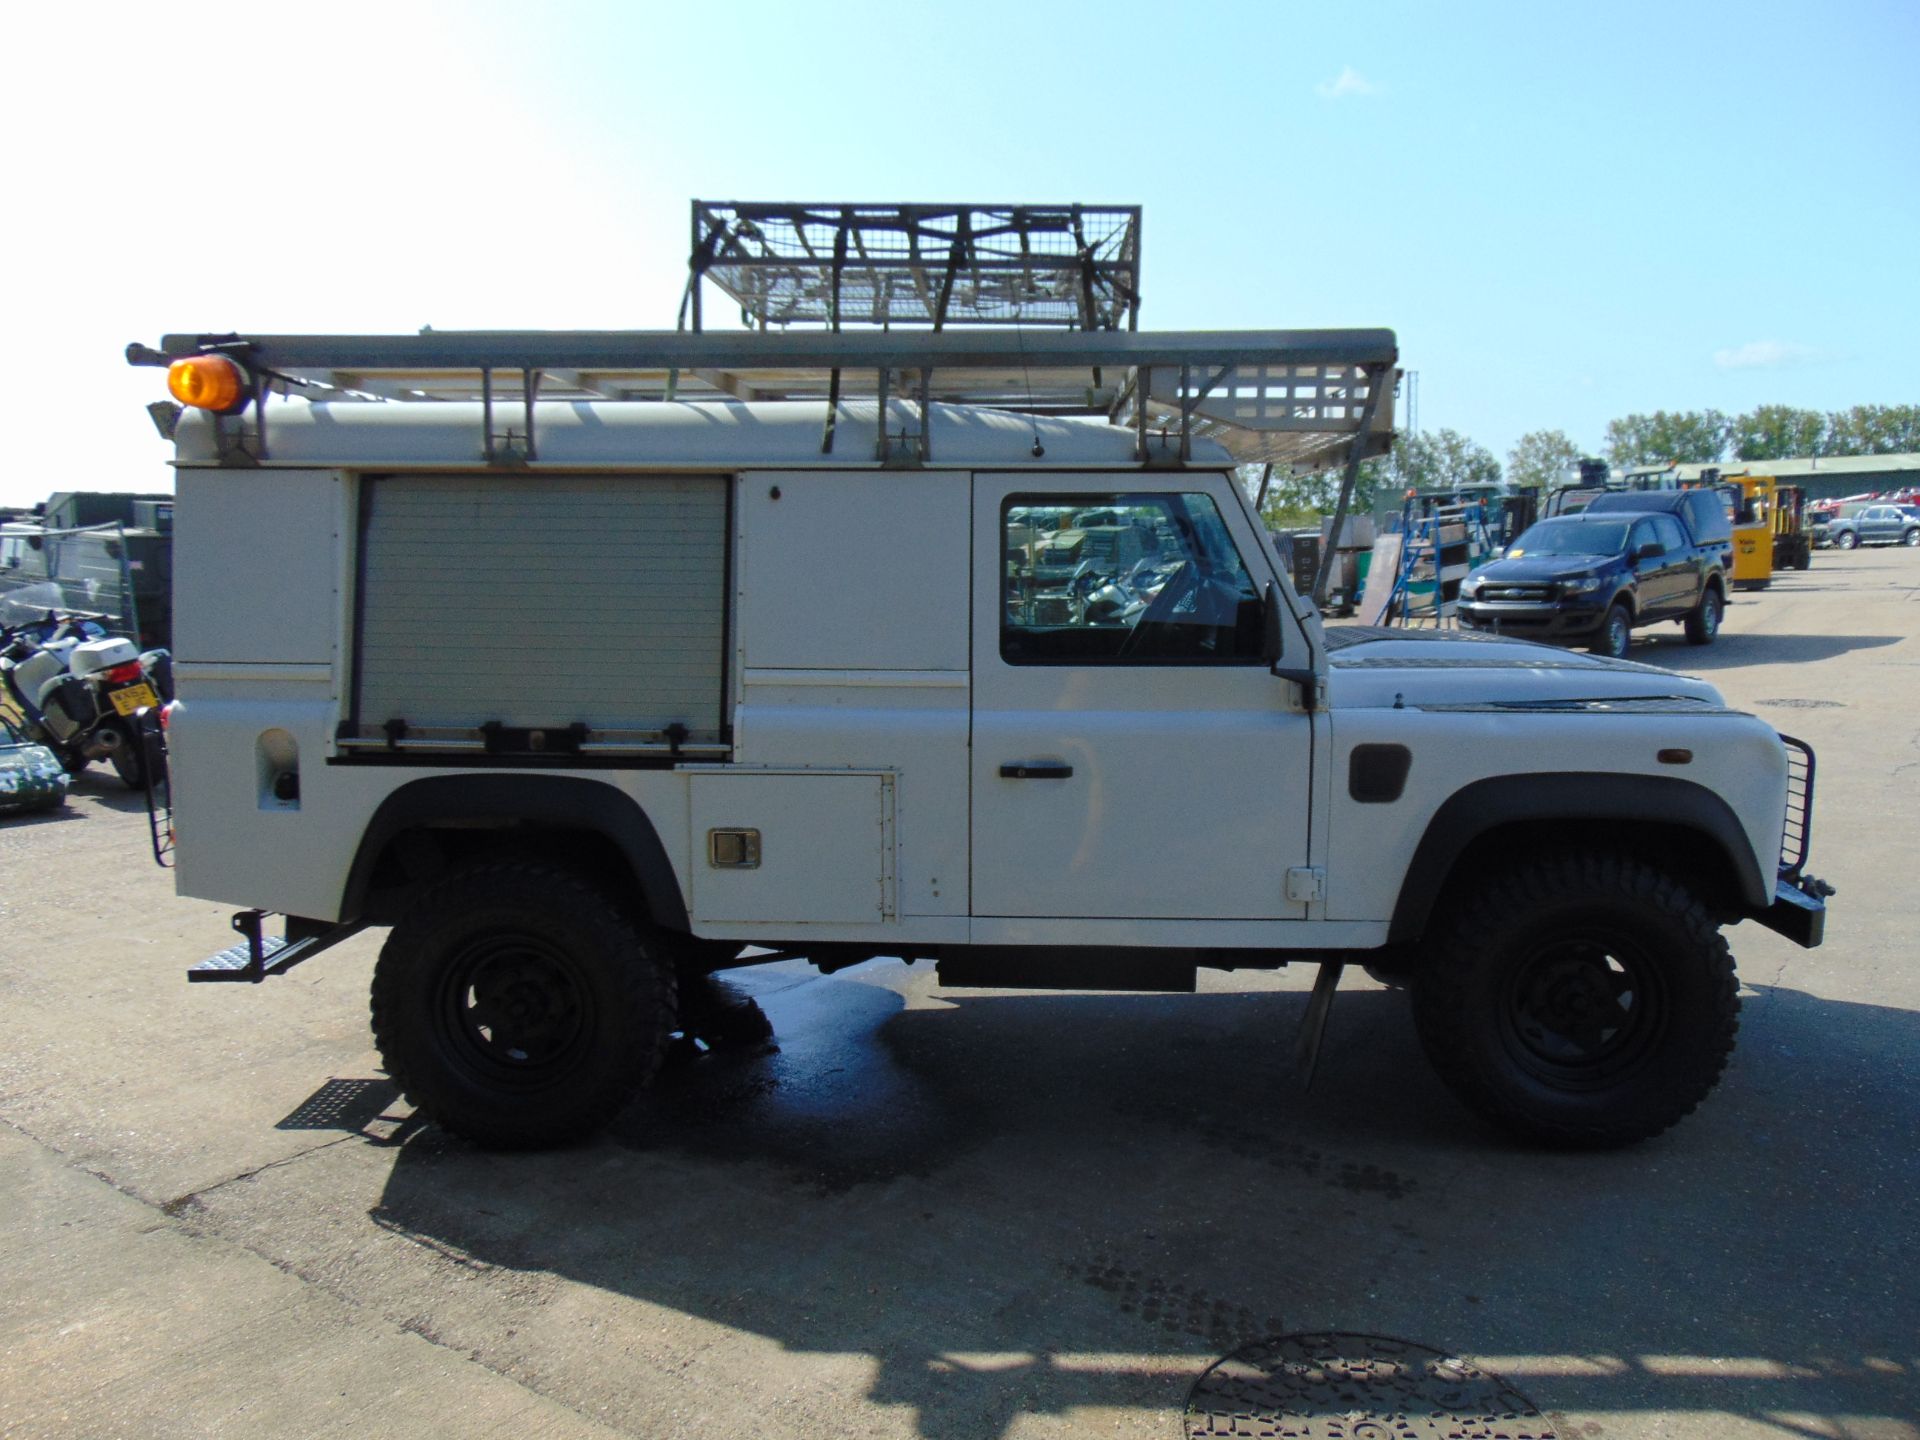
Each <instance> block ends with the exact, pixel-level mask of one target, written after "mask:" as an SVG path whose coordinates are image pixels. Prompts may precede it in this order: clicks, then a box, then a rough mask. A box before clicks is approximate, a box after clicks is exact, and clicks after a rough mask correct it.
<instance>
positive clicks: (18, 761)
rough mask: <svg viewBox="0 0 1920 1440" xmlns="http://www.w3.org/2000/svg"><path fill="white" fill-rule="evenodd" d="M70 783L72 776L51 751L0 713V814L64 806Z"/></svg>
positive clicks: (71, 782)
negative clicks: (28, 736) (29, 737)
mask: <svg viewBox="0 0 1920 1440" xmlns="http://www.w3.org/2000/svg"><path fill="white" fill-rule="evenodd" d="M72 784H73V777H72V776H71V775H69V774H68V773H67V769H66V766H64V765H62V764H61V763H60V760H59V757H58V756H56V755H55V754H54V753H53V751H51V750H49V749H48V748H47V747H46V746H44V745H37V744H35V743H34V742H33V741H31V740H29V739H27V737H26V736H24V735H22V734H21V733H20V732H19V731H18V730H17V729H15V728H14V725H13V722H12V721H11V720H9V719H7V717H6V716H4V715H0V814H8V813H11V812H14V811H19V810H51V809H53V808H54V807H55V806H57V805H64V804H66V802H67V790H68V789H69V787H71V786H72Z"/></svg>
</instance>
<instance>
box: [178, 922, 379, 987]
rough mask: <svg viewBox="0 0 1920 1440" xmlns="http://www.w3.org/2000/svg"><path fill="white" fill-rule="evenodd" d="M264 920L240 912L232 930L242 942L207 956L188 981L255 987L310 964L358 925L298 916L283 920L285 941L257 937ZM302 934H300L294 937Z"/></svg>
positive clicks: (192, 971) (354, 930)
mask: <svg viewBox="0 0 1920 1440" xmlns="http://www.w3.org/2000/svg"><path fill="white" fill-rule="evenodd" d="M266 918H267V912H266V911H265V910H241V911H239V912H237V913H236V914H235V915H234V917H233V928H234V929H235V930H237V931H239V932H240V934H241V935H243V936H245V937H246V938H245V939H243V940H242V941H241V942H240V943H239V944H238V945H229V946H228V947H227V948H226V949H224V950H222V951H221V952H220V953H219V954H217V955H209V956H208V957H207V958H206V959H205V960H202V961H201V962H200V963H199V964H198V965H195V966H193V967H191V968H190V969H189V970H188V971H187V979H188V980H189V981H198V982H208V981H227V982H230V983H242V982H244V983H246V984H250V985H258V984H259V983H260V982H261V981H262V980H264V979H266V978H267V977H268V976H269V975H284V974H285V973H286V972H287V971H289V970H291V969H292V968H293V967H294V966H296V965H298V964H299V963H300V962H301V961H302V960H310V959H312V958H313V957H314V956H315V955H318V954H319V953H320V952H321V951H322V950H327V949H331V948H332V947H333V946H335V945H338V944H339V943H340V942H341V941H342V940H345V939H347V938H349V937H350V936H353V935H357V934H359V933H360V929H361V925H360V923H359V922H358V921H355V922H353V923H351V924H346V925H329V924H327V923H326V922H324V921H318V920H307V919H305V918H303V917H301V916H297V915H289V916H288V917H287V931H288V935H287V937H286V938H282V937H281V936H278V935H263V934H261V933H260V926H261V923H262V922H263V921H264V920H265V919H266ZM295 932H304V933H295Z"/></svg>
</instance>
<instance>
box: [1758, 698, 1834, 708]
mask: <svg viewBox="0 0 1920 1440" xmlns="http://www.w3.org/2000/svg"><path fill="white" fill-rule="evenodd" d="M1760 703H1761V704H1762V705H1773V706H1776V707H1777V708H1779V709H1781V710H1844V709H1846V708H1847V702H1846V701H1844V700H1762V701H1761V702H1760Z"/></svg>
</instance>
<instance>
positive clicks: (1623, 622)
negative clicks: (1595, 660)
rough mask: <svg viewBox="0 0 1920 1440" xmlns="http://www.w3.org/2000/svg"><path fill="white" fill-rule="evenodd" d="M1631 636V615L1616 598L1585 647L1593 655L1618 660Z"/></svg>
mask: <svg viewBox="0 0 1920 1440" xmlns="http://www.w3.org/2000/svg"><path fill="white" fill-rule="evenodd" d="M1632 637H1633V616H1632V615H1631V614H1630V613H1629V612H1628V610H1627V607H1626V606H1625V605H1624V604H1623V603H1621V602H1620V601H1618V600H1616V601H1614V603H1613V604H1612V606H1611V607H1609V608H1608V610H1607V618H1606V619H1605V620H1603V621H1601V622H1600V633H1599V634H1598V635H1596V636H1594V637H1593V644H1591V645H1589V646H1588V647H1587V648H1588V649H1589V650H1591V651H1592V652H1593V653H1594V654H1595V655H1605V656H1606V657H1607V658H1609V659H1611V660H1618V659H1619V658H1620V657H1621V656H1623V655H1625V654H1626V653H1627V645H1628V643H1629V642H1630V641H1631V639H1632Z"/></svg>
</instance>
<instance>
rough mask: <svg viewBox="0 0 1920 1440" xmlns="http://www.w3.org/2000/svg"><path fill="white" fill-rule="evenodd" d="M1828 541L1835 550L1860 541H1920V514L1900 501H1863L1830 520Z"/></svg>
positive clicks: (1881, 543)
mask: <svg viewBox="0 0 1920 1440" xmlns="http://www.w3.org/2000/svg"><path fill="white" fill-rule="evenodd" d="M1826 538H1827V543H1828V544H1829V545H1831V546H1833V547H1834V548H1835V549H1836V550H1851V549H1853V548H1854V547H1855V546H1857V545H1920V516H1916V515H1910V514H1908V513H1907V511H1906V510H1905V509H1904V508H1903V507H1901V506H1899V505H1862V506H1861V507H1860V508H1859V509H1857V510H1855V511H1853V513H1852V514H1847V513H1845V512H1844V511H1843V512H1842V513H1841V514H1840V515H1839V516H1838V517H1836V518H1835V519H1833V520H1830V521H1828V522H1827V537H1826Z"/></svg>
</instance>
